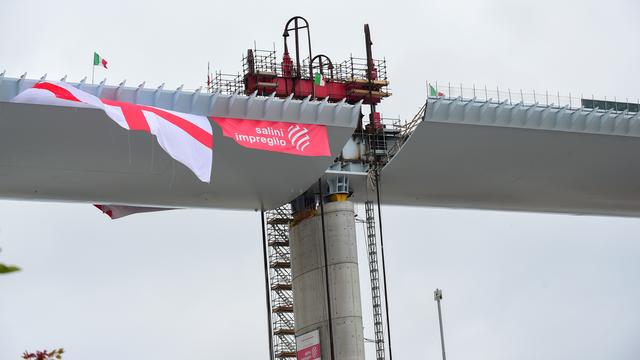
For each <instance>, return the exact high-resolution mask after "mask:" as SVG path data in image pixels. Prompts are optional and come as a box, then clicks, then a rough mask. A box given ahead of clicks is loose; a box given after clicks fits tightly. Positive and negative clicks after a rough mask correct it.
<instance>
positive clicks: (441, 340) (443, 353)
mask: <svg viewBox="0 0 640 360" xmlns="http://www.w3.org/2000/svg"><path fill="white" fill-rule="evenodd" d="M436 301H437V302H438V320H439V321H440V343H441V344H442V360H447V354H446V353H445V351H444V331H443V330H442V311H441V309H440V297H437V298H436Z"/></svg>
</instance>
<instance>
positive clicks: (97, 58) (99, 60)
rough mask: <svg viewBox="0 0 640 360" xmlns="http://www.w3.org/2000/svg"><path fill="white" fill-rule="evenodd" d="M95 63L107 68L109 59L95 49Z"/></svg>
mask: <svg viewBox="0 0 640 360" xmlns="http://www.w3.org/2000/svg"><path fill="white" fill-rule="evenodd" d="M93 65H94V66H96V65H102V67H103V68H105V69H107V60H105V59H104V58H103V57H101V56H100V55H98V53H97V52H95V51H94V53H93Z"/></svg>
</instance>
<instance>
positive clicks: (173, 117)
mask: <svg viewBox="0 0 640 360" xmlns="http://www.w3.org/2000/svg"><path fill="white" fill-rule="evenodd" d="M11 101H12V102H17V103H29V104H41V105H57V106H73V107H88V108H97V109H102V110H103V111H104V112H105V113H106V114H107V116H109V117H110V118H111V119H112V120H113V121H115V122H116V123H117V124H118V125H120V126H121V127H123V128H125V129H128V130H142V131H146V132H148V133H151V134H153V135H155V136H156V138H157V139H158V144H159V145H160V147H162V148H163V149H164V150H165V151H166V152H167V153H168V154H169V155H170V156H171V157H172V158H174V159H175V160H177V161H179V162H180V163H182V164H184V165H185V166H187V167H188V168H189V169H191V171H193V173H194V174H195V175H196V176H197V177H198V178H199V179H200V180H202V181H204V182H209V181H210V180H211V166H212V161H213V131H212V129H211V123H210V122H209V119H207V117H206V116H200V115H193V114H185V113H181V112H177V111H171V110H165V109H160V108H156V107H153V106H147V105H137V104H131V103H126V102H120V101H113V100H106V99H99V98H98V97H96V96H93V95H91V94H89V93H87V92H84V91H82V90H79V89H77V88H76V87H74V86H71V85H69V84H66V83H64V82H57V81H56V82H54V81H43V82H39V83H37V84H35V85H34V86H33V87H32V88H30V89H27V90H25V91H23V92H21V93H20V94H18V95H17V96H16V97H15V98H13V99H12V100H11Z"/></svg>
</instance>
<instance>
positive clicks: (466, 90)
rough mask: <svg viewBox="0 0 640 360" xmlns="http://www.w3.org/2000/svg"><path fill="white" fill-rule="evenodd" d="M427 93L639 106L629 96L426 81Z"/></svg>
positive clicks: (562, 103) (579, 104) (570, 104)
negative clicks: (617, 96)
mask: <svg viewBox="0 0 640 360" xmlns="http://www.w3.org/2000/svg"><path fill="white" fill-rule="evenodd" d="M426 85H427V94H428V95H429V96H430V97H431V96H435V97H444V98H446V99H455V98H459V97H460V98H463V99H477V100H483V101H491V102H496V103H502V102H505V101H506V102H507V103H508V104H518V103H522V104H526V105H534V104H539V105H545V106H556V107H564V106H568V107H569V108H570V109H579V108H581V107H582V99H587V100H596V101H597V100H604V101H605V102H613V103H615V102H621V103H631V104H637V105H638V106H639V107H640V99H630V98H624V99H622V98H615V97H614V98H607V97H606V96H605V97H604V98H600V97H594V96H593V95H584V94H572V93H568V94H561V93H560V92H549V91H546V90H545V91H536V90H523V89H510V88H507V89H504V88H502V89H501V88H499V87H497V86H496V87H494V88H490V87H487V86H486V85H485V86H481V87H477V86H476V85H472V86H471V87H465V86H463V85H462V84H452V83H440V82H427V83H426Z"/></svg>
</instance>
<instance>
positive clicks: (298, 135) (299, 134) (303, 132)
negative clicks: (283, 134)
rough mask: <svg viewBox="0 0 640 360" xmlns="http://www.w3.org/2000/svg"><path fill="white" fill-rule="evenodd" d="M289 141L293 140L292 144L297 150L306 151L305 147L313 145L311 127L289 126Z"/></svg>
mask: <svg viewBox="0 0 640 360" xmlns="http://www.w3.org/2000/svg"><path fill="white" fill-rule="evenodd" d="M289 141H291V145H293V146H295V148H296V149H297V150H299V151H302V152H304V149H305V148H306V147H307V146H309V145H311V138H310V137H309V129H307V128H305V127H300V126H299V125H291V126H289Z"/></svg>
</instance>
